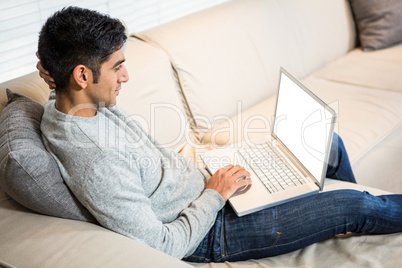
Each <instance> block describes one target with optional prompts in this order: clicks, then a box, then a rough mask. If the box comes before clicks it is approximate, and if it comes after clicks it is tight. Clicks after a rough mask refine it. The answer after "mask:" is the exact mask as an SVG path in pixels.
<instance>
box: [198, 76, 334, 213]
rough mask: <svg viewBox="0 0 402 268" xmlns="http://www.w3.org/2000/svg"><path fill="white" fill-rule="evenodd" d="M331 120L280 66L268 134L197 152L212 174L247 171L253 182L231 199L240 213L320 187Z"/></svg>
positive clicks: (321, 105) (328, 111) (329, 111)
mask: <svg viewBox="0 0 402 268" xmlns="http://www.w3.org/2000/svg"><path fill="white" fill-rule="evenodd" d="M269 116H270V115H266V117H267V118H269ZM335 121H336V112H335V111H334V110H333V109H332V108H331V107H329V106H328V105H327V104H326V103H325V102H324V101H322V100H321V99H320V98H319V97H317V96H316V95H315V94H314V93H313V92H311V91H310V90H309V89H307V88H306V87H305V86H304V85H303V84H302V83H301V82H300V81H298V80H297V79H296V78H295V77H293V76H292V75H291V74H289V72H287V71H286V70H285V69H283V68H281V69H280V79H279V86H278V94H277V101H276V108H275V116H274V119H273V122H272V127H271V130H272V133H271V134H270V135H268V136H262V137H260V138H257V139H252V140H248V141H243V142H240V143H238V144H234V145H229V146H226V147H222V148H218V149H214V150H211V151H208V152H206V153H204V154H203V155H202V156H201V157H202V160H203V162H204V163H205V165H206V167H207V170H208V171H209V172H210V173H211V174H214V173H215V172H216V171H217V170H218V169H220V168H222V167H224V166H226V165H228V164H234V165H236V164H237V165H241V166H243V167H244V168H245V169H246V170H247V171H249V172H250V173H251V176H250V178H247V179H251V180H252V186H250V187H246V188H245V189H244V188H243V189H239V190H238V191H237V192H236V193H235V194H234V195H233V196H231V197H230V198H229V203H230V204H231V206H232V207H233V209H234V211H235V213H236V214H237V215H238V216H244V215H247V214H250V213H253V212H256V211H259V210H262V209H265V208H268V207H272V206H276V205H279V204H283V203H285V202H289V201H292V200H295V199H298V198H301V197H306V196H309V195H312V194H315V193H318V192H319V191H322V190H323V185H324V179H325V174H326V168H327V162H328V158H329V153H330V151H331V144H332V138H333V132H334V127H335ZM242 179H244V178H242Z"/></svg>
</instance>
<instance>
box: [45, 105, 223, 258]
mask: <svg viewBox="0 0 402 268" xmlns="http://www.w3.org/2000/svg"><path fill="white" fill-rule="evenodd" d="M41 130H42V133H43V137H44V141H45V145H46V148H47V149H48V150H49V152H51V153H52V154H53V155H54V157H55V158H56V161H57V163H58V165H59V167H60V170H61V173H62V176H63V178H64V180H65V181H66V183H67V185H68V186H69V188H70V189H71V190H72V192H73V193H74V195H75V196H76V197H77V198H78V200H79V201H80V202H81V203H82V204H83V205H84V206H85V207H86V208H87V209H88V210H89V211H90V212H91V213H92V215H94V216H95V218H96V219H97V220H98V221H99V223H100V224H101V225H103V226H104V227H106V228H109V229H110V230H113V231H115V232H117V233H120V234H123V235H125V236H128V237H130V238H133V239H135V240H137V241H140V242H142V243H144V244H147V245H149V246H151V247H153V248H155V249H158V250H160V251H163V252H165V253H167V254H169V255H171V256H173V257H176V258H183V257H185V256H188V255H190V254H191V253H193V252H194V250H195V249H196V247H197V246H198V245H199V243H200V242H201V240H202V239H203V238H204V237H205V235H206V234H207V232H208V231H209V229H210V228H211V227H212V225H213V223H214V221H215V218H216V215H217V212H218V211H219V210H220V209H221V208H222V207H223V206H224V203H225V202H224V200H223V198H222V197H221V196H220V194H219V193H218V192H216V191H214V190H210V189H205V184H206V178H205V176H204V175H203V174H202V172H201V170H199V169H198V168H197V166H196V165H195V164H193V163H190V162H189V161H187V160H185V159H184V158H183V157H181V156H180V155H178V154H176V153H174V152H171V151H169V150H167V149H165V148H163V147H161V145H160V144H158V143H157V142H156V141H155V140H153V138H152V137H150V136H149V135H148V134H147V133H146V132H145V131H144V130H143V129H142V128H141V127H140V126H139V124H138V123H137V122H135V121H134V120H132V119H130V118H129V117H128V116H127V114H125V113H124V112H123V111H122V110H121V109H119V108H118V107H117V106H115V107H113V108H102V109H100V110H99V111H98V112H97V114H96V115H95V116H94V117H91V118H85V117H77V116H69V115H66V114H64V113H61V112H59V111H58V110H57V109H56V108H55V101H54V100H51V101H49V102H47V103H46V104H45V113H44V115H43V118H42V123H41Z"/></svg>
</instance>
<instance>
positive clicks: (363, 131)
mask: <svg viewBox="0 0 402 268" xmlns="http://www.w3.org/2000/svg"><path fill="white" fill-rule="evenodd" d="M302 82H303V83H304V84H305V85H306V86H307V87H308V88H310V89H311V90H312V91H313V92H314V93H315V94H317V95H318V96H319V97H320V98H322V99H323V100H324V101H325V102H327V103H328V104H329V105H330V106H331V107H333V108H334V109H335V110H336V111H337V113H338V118H337V124H336V127H335V132H337V133H338V134H339V135H340V136H341V137H342V138H343V140H344V142H345V146H346V148H347V150H348V153H349V157H350V161H351V163H352V164H353V163H355V162H356V161H357V160H358V159H359V158H360V157H362V156H363V155H364V154H365V153H366V152H367V151H369V150H370V149H371V148H373V147H374V146H375V145H376V144H378V143H379V142H380V141H381V140H382V139H384V138H386V137H387V136H388V135H390V134H391V133H392V132H393V131H394V130H396V128H397V127H398V126H400V125H401V124H402V105H401V103H402V94H400V93H399V92H392V91H385V90H378V89H372V88H366V87H362V86H356V85H350V84H344V83H338V82H334V81H331V80H327V79H323V78H320V77H317V76H316V75H312V76H309V77H307V78H306V79H303V80H302ZM275 103H276V96H272V97H270V98H267V99H265V100H264V101H262V102H260V103H259V104H257V105H254V106H253V107H251V108H249V109H246V110H245V111H243V112H242V113H240V112H238V113H237V115H235V116H233V117H231V118H229V119H226V118H224V120H222V121H221V122H220V123H219V124H216V127H214V128H212V129H210V131H208V132H207V133H206V134H205V136H204V140H203V144H204V147H209V148H208V149H211V148H216V147H220V146H224V145H227V144H231V143H235V142H239V141H242V140H245V139H249V138H253V137H256V136H258V135H260V136H261V135H265V134H269V133H270V132H271V124H272V122H273V114H274V109H275ZM239 111H240V109H239ZM239 126H240V127H239Z"/></svg>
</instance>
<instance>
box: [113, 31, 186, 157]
mask: <svg viewBox="0 0 402 268" xmlns="http://www.w3.org/2000/svg"><path fill="white" fill-rule="evenodd" d="M125 58H126V62H125V66H126V68H127V71H128V74H129V77H130V79H129V81H128V82H127V83H126V84H124V85H123V86H122V90H121V91H120V94H119V97H118V99H117V103H118V105H119V106H120V107H122V108H123V109H124V110H125V111H126V112H127V113H128V114H129V115H130V117H131V118H133V119H135V120H137V121H138V122H140V123H141V125H142V126H143V127H144V128H145V129H146V130H147V131H148V133H150V134H151V135H152V136H154V137H155V138H156V139H157V140H158V141H159V142H160V143H161V144H162V145H164V146H166V147H169V148H171V149H173V150H175V151H179V150H180V149H181V148H182V147H183V146H184V145H185V144H186V140H188V139H189V135H191V133H190V131H189V129H190V128H189V124H188V121H187V116H186V114H185V109H184V107H183V102H182V100H181V99H180V95H179V88H178V85H177V80H176V79H175V76H174V73H173V70H172V66H171V63H170V60H169V57H168V56H167V55H166V53H164V51H162V50H161V49H160V48H157V47H154V46H152V45H150V44H148V43H145V42H143V41H141V40H138V39H136V38H133V37H130V38H129V39H128V41H127V48H126V52H125Z"/></svg>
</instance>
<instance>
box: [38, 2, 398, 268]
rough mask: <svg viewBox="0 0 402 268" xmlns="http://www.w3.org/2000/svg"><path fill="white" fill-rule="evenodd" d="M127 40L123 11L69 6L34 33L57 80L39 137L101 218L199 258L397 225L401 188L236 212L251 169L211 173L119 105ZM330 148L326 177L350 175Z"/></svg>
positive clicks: (246, 254) (276, 250)
mask: <svg viewBox="0 0 402 268" xmlns="http://www.w3.org/2000/svg"><path fill="white" fill-rule="evenodd" d="M125 40H126V35H125V34H124V26H123V25H122V24H121V23H120V22H119V21H118V20H115V19H111V18H109V17H108V16H105V15H102V14H99V13H97V12H94V11H90V10H85V9H80V8H72V7H70V8H67V9H63V10H61V11H59V12H57V13H55V14H54V15H53V16H51V17H50V18H49V19H48V20H47V22H46V23H45V25H44V26H43V28H42V30H41V33H40V37H39V46H38V55H39V57H40V60H41V62H40V64H38V69H40V70H41V71H42V72H41V76H42V77H45V79H46V80H48V81H51V79H54V80H53V81H51V82H49V83H53V82H54V83H55V84H54V85H55V86H56V99H55V100H51V101H49V102H48V103H46V104H45V113H44V115H43V118H42V123H41V129H42V132H43V136H44V140H45V144H46V147H47V149H48V150H49V151H50V152H51V153H52V154H53V155H54V156H55V158H56V160H57V162H58V165H59V167H60V170H61V173H62V175H63V178H64V179H65V181H66V183H67V184H68V186H69V187H70V189H71V190H72V191H73V193H74V194H75V195H76V197H77V198H78V199H79V200H80V202H81V203H82V204H83V205H84V206H85V207H86V208H87V209H88V210H89V211H90V212H91V213H92V214H93V215H94V216H95V218H96V219H97V220H98V221H99V223H100V224H101V225H103V226H104V227H106V228H109V229H111V230H113V231H116V232H118V233H121V234H123V235H126V236H128V237H131V238H133V239H135V240H138V241H140V242H143V243H145V244H147V245H149V246H151V247H154V248H156V249H158V250H161V251H163V252H165V253H167V254H169V255H171V256H174V257H176V258H185V260H188V261H197V262H209V261H216V262H219V261H235V260H246V259H250V258H259V257H266V256H273V255H278V254H282V253H286V252H289V251H293V250H296V249H299V248H302V247H305V246H307V245H310V244H312V243H315V242H317V241H320V240H323V239H326V238H328V237H331V236H334V235H337V234H339V233H346V232H350V231H352V232H371V233H391V232H399V231H402V207H401V205H402V197H401V196H400V195H390V196H382V197H374V196H372V195H369V194H368V193H361V192H357V191H350V190H344V191H334V192H327V193H321V194H316V195H314V196H310V197H308V198H303V199H299V200H297V201H293V202H290V203H287V204H284V205H280V206H277V207H273V208H269V209H265V210H263V211H260V212H256V213H253V214H250V215H247V216H244V217H241V218H238V217H237V216H236V215H235V214H234V212H233V211H232V209H231V208H230V206H226V205H225V204H226V201H227V200H228V198H229V197H230V196H231V195H232V194H233V193H235V192H236V191H237V190H238V189H240V190H241V189H243V188H244V187H245V186H247V185H250V184H251V181H250V180H239V179H240V178H242V177H247V176H249V175H250V174H249V173H248V172H247V171H246V170H244V168H242V167H240V166H233V165H229V166H226V167H224V168H222V169H220V170H218V171H217V172H216V173H215V174H214V175H213V176H212V177H211V178H209V179H207V178H206V176H205V173H204V171H203V170H200V169H199V168H198V167H197V166H196V165H195V164H192V163H188V162H187V161H186V160H185V159H184V158H182V157H181V156H179V155H177V154H175V153H173V152H171V151H169V150H167V149H165V148H163V147H162V146H160V144H159V143H157V142H156V141H155V140H154V139H153V138H152V137H150V136H149V135H148V134H147V133H146V132H145V131H144V130H143V129H142V128H141V127H140V126H139V125H138V123H137V122H135V121H132V120H129V118H128V116H127V115H126V114H125V113H124V112H123V111H122V110H121V109H119V108H118V107H117V106H116V105H115V104H116V97H117V95H118V94H119V90H120V88H121V85H122V83H125V82H126V81H127V80H128V75H127V70H126V69H125V66H124V60H125V59H124V54H123V52H122V49H121V48H122V46H123V44H124V42H125ZM42 66H43V67H44V69H43V68H42ZM45 70H47V71H48V74H49V75H50V76H51V77H52V78H49V77H48V75H47V74H46V72H47V71H45ZM332 147H333V151H332V152H331V157H330V163H329V167H328V174H327V176H329V177H333V178H338V179H343V180H349V181H352V182H354V177H353V173H352V171H351V168H350V164H349V160H348V157H347V154H346V151H345V149H344V146H343V144H342V141H341V140H340V138H339V137H338V136H336V137H335V139H334V143H333V145H332ZM317 204H319V205H317ZM384 211H386V212H387V213H384Z"/></svg>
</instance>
